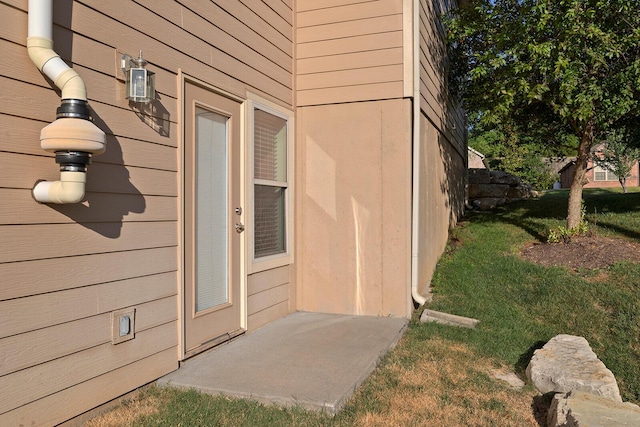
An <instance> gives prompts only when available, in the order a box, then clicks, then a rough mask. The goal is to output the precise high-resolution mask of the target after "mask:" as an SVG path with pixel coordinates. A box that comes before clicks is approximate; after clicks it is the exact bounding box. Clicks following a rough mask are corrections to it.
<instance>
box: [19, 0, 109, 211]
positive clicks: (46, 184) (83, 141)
mask: <svg viewBox="0 0 640 427" xmlns="http://www.w3.org/2000/svg"><path fill="white" fill-rule="evenodd" d="M28 24H29V28H28V32H27V34H28V37H27V51H28V53H29V58H31V60H32V61H33V63H34V65H35V66H36V67H37V68H38V70H40V71H41V72H42V73H43V74H44V75H46V76H47V77H49V78H50V79H51V80H52V81H53V82H54V84H55V85H56V86H57V87H58V88H59V89H60V91H61V92H62V99H71V100H79V101H85V102H86V100H87V90H86V87H85V84H84V81H83V80H82V78H81V77H80V76H79V75H78V73H76V72H75V70H73V69H72V68H71V67H69V66H68V65H67V64H66V63H65V62H64V61H63V60H62V59H61V58H60V56H58V54H57V53H56V52H55V51H54V50H53V0H29V15H28ZM105 141H106V138H105V134H104V132H103V131H102V130H101V129H99V128H98V127H97V126H96V125H95V124H93V123H92V122H91V121H88V120H82V119H72V118H61V119H58V120H56V121H54V122H53V123H51V124H49V125H48V126H46V127H45V128H43V129H42V131H41V132H40V145H41V147H42V148H43V149H44V150H47V151H50V152H57V151H80V152H85V153H91V154H101V153H102V152H104V148H105ZM86 181H87V176H86V172H81V171H62V172H60V180H59V181H41V182H38V183H37V184H36V185H35V187H33V190H32V194H33V198H34V199H36V201H38V202H40V203H79V202H81V201H82V199H83V198H84V193H85V184H86Z"/></svg>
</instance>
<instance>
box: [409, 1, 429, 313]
mask: <svg viewBox="0 0 640 427" xmlns="http://www.w3.org/2000/svg"><path fill="white" fill-rule="evenodd" d="M412 151H413V153H412V154H413V165H412V166H413V167H412V172H413V174H412V195H411V297H412V298H413V300H414V301H415V302H416V303H417V304H418V305H423V304H424V303H425V302H426V301H427V299H426V298H425V297H423V296H422V295H420V291H419V285H420V284H419V283H418V279H419V278H418V263H419V261H420V260H419V259H418V242H419V241H418V239H419V231H420V2H419V1H418V0H413V150H412Z"/></svg>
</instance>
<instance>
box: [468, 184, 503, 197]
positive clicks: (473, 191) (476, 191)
mask: <svg viewBox="0 0 640 427" xmlns="http://www.w3.org/2000/svg"><path fill="white" fill-rule="evenodd" d="M508 191H509V186H508V185H504V184H502V185H501V184H499V185H495V184H469V198H470V199H482V198H485V197H490V198H502V197H506V195H507V192H508Z"/></svg>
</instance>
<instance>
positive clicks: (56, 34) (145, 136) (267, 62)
mask: <svg viewBox="0 0 640 427" xmlns="http://www.w3.org/2000/svg"><path fill="white" fill-rule="evenodd" d="M26 9H27V1H26V0H6V1H2V0H0V50H1V51H2V52H3V53H4V54H5V55H4V56H5V60H4V61H3V62H2V63H1V64H0V87H2V95H1V96H2V101H3V103H2V106H1V107H0V197H1V198H2V203H1V204H0V242H2V245H0V276H1V277H2V286H1V287H0V354H2V359H3V363H2V369H1V370H0V385H1V386H2V388H3V390H13V392H12V393H5V394H4V395H3V396H2V397H0V425H20V424H23V425H32V424H33V425H54V424H57V423H60V422H63V421H65V420H67V419H69V418H72V417H74V416H76V415H78V414H80V413H82V412H84V411H87V410H89V409H91V408H93V407H96V406H98V405H101V404H103V403H105V402H106V401H108V400H111V399H113V398H115V397H117V396H120V395H122V394H124V393H126V392H128V391H130V390H132V389H134V388H136V387H139V386H141V385H143V384H146V383H148V382H150V381H153V380H155V379H157V378H158V377H159V376H161V375H163V374H165V373H167V372H169V371H171V370H173V369H176V368H177V367H178V358H179V350H178V331H179V324H178V307H179V300H180V298H179V292H180V290H179V286H180V283H181V282H180V272H179V269H178V260H179V258H180V248H179V229H180V223H179V211H180V209H179V206H180V196H181V195H180V191H179V176H180V174H181V170H180V168H179V165H180V157H179V156H180V154H179V153H180V151H179V135H180V132H181V131H180V129H181V123H179V122H178V117H179V105H180V101H181V100H180V99H179V96H180V91H179V85H178V71H179V70H182V71H183V72H185V73H187V74H189V75H191V76H193V77H195V78H198V79H200V80H203V81H205V82H207V83H210V84H211V85H213V86H215V87H218V88H220V89H223V90H225V91H228V92H230V93H232V94H234V95H236V96H239V97H241V98H245V97H246V92H247V91H251V92H253V93H256V94H259V95H261V96H263V97H264V98H266V99H269V100H271V101H273V102H275V103H277V104H279V105H282V106H283V107H286V108H289V109H291V108H293V94H292V86H293V78H292V70H293V44H292V40H293V28H292V21H293V15H292V2H291V0H284V1H283V0H276V1H274V2H270V1H260V0H253V1H245V2H236V1H216V2H215V3H214V2H201V1H196V0H146V1H145V0H140V1H131V2H104V1H97V0H86V1H84V0H83V1H74V2H57V1H55V2H54V24H55V25H54V28H53V38H54V45H55V46H54V49H55V50H56V52H58V53H59V54H60V56H61V57H62V58H63V59H64V60H66V61H67V62H68V63H69V64H70V65H71V66H72V67H73V68H74V69H75V70H76V71H77V72H78V73H79V74H80V76H81V77H82V78H83V80H84V81H85V83H86V86H87V93H88V98H89V104H90V106H91V108H92V110H93V112H94V119H95V123H96V125H97V126H98V127H100V128H101V129H102V130H103V131H105V133H106V136H107V151H106V152H105V154H104V155H101V156H97V157H95V158H94V159H93V161H92V164H91V165H90V166H89V168H88V173H87V186H86V190H87V192H86V197H85V201H84V202H83V203H81V204H77V205H59V206H52V205H42V204H38V203H36V202H35V201H34V200H33V199H32V197H31V188H32V187H33V185H34V182H35V181H36V180H37V179H45V180H57V179H59V171H58V165H57V164H56V163H55V162H54V158H53V157H54V156H53V154H51V153H46V152H44V151H43V150H41V149H40V144H39V133H40V130H41V129H42V128H43V127H44V126H46V125H47V124H48V123H50V122H52V121H53V120H54V119H55V110H56V108H57V107H58V106H59V105H60V98H59V94H58V93H56V90H54V88H52V86H51V84H50V82H48V81H47V80H46V79H45V78H44V77H43V76H42V75H41V73H40V72H39V71H38V70H37V69H36V68H35V66H34V65H33V63H32V62H31V61H30V59H29V57H28V54H27V49H26V37H27V11H26ZM140 49H142V50H143V56H144V57H145V59H147V60H148V61H149V66H148V68H149V69H151V70H152V71H154V72H155V73H156V89H157V93H158V98H157V100H156V101H155V102H153V103H152V104H151V105H150V106H147V107H146V108H145V109H144V110H143V111H136V110H137V108H138V107H137V106H134V105H130V104H129V103H128V101H127V100H126V99H124V83H123V81H122V73H121V71H120V69H119V58H120V57H121V55H122V54H123V53H128V54H130V55H137V54H138V51H139V50H140ZM264 286H266V287H264V288H256V290H254V291H253V293H252V294H251V296H250V297H251V298H252V303H251V307H252V308H251V310H252V311H250V314H251V317H250V324H255V325H260V324H263V323H264V322H267V321H270V320H273V319H274V318H277V317H280V316H282V315H284V314H286V313H287V312H288V311H289V309H290V308H289V305H290V304H289V300H288V282H286V284H285V283H275V282H274V283H271V282H270V283H266V284H265V285H264ZM285 291H287V292H285ZM128 307H135V309H136V314H135V323H136V328H135V334H136V337H135V339H133V340H131V341H127V342H124V343H121V344H118V345H113V344H112V343H111V319H110V313H111V312H112V311H114V310H119V309H123V308H128ZM282 307H285V308H286V309H285V310H283V309H282ZM35 384H39V385H37V386H36V385H35Z"/></svg>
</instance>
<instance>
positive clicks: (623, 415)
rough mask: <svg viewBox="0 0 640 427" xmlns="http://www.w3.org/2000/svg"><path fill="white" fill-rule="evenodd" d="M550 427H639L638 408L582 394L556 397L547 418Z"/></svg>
mask: <svg viewBox="0 0 640 427" xmlns="http://www.w3.org/2000/svg"><path fill="white" fill-rule="evenodd" d="M547 426H549V427H613V426H615V427H640V407H639V406H638V405H634V404H633V403H629V402H626V403H620V402H613V401H611V400H609V399H606V398H604V397H600V396H595V395H593V394H590V393H586V392H584V391H570V392H568V393H558V394H556V395H555V396H554V397H553V401H552V402H551V407H550V408H549V413H548V416H547Z"/></svg>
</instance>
